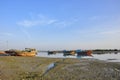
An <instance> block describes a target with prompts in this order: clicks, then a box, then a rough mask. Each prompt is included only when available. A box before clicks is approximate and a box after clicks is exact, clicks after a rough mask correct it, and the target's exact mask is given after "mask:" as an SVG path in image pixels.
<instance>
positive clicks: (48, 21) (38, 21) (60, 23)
mask: <svg viewBox="0 0 120 80" xmlns="http://www.w3.org/2000/svg"><path fill="white" fill-rule="evenodd" d="M77 21H78V20H76V19H67V20H65V19H64V20H60V19H55V18H50V17H47V16H44V15H41V14H39V15H37V16H36V17H35V15H30V19H24V20H22V21H19V22H17V25H19V26H23V27H35V26H48V25H51V26H54V27H68V26H71V25H72V24H76V22H77Z"/></svg>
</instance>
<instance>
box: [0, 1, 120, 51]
mask: <svg viewBox="0 0 120 80" xmlns="http://www.w3.org/2000/svg"><path fill="white" fill-rule="evenodd" d="M119 41H120V0H0V49H7V43H8V48H10V49H11V48H14V49H24V48H25V47H32V48H37V49H40V50H53V49H58V50H61V49H97V48H100V49H101V48H102V49H103V48H105V49H109V48H113V49H114V48H118V49H120V43H119Z"/></svg>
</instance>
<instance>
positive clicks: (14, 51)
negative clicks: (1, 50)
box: [5, 48, 37, 56]
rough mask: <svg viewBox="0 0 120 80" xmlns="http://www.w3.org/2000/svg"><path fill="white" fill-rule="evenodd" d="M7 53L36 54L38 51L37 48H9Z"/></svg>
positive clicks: (17, 54) (14, 54) (19, 54)
mask: <svg viewBox="0 0 120 80" xmlns="http://www.w3.org/2000/svg"><path fill="white" fill-rule="evenodd" d="M5 53H6V54H9V55H11V56H35V55H36V54H37V51H36V49H31V48H25V50H8V51H5Z"/></svg>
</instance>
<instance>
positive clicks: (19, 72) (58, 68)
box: [0, 56, 120, 80]
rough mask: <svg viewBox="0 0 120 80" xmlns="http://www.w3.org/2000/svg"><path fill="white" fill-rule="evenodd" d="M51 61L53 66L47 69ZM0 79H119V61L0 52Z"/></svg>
mask: <svg viewBox="0 0 120 80" xmlns="http://www.w3.org/2000/svg"><path fill="white" fill-rule="evenodd" d="M51 63H55V67H54V68H51V69H50V70H47V68H48V66H49V65H50V64H51ZM0 80H120V63H119V62H118V63H115V62H114V63H113V62H106V61H100V60H94V59H57V58H56V59H55V58H41V57H15V56H0Z"/></svg>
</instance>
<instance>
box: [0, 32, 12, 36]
mask: <svg viewBox="0 0 120 80" xmlns="http://www.w3.org/2000/svg"><path fill="white" fill-rule="evenodd" d="M0 35H1V36H13V34H12V33H8V32H4V33H0Z"/></svg>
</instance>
